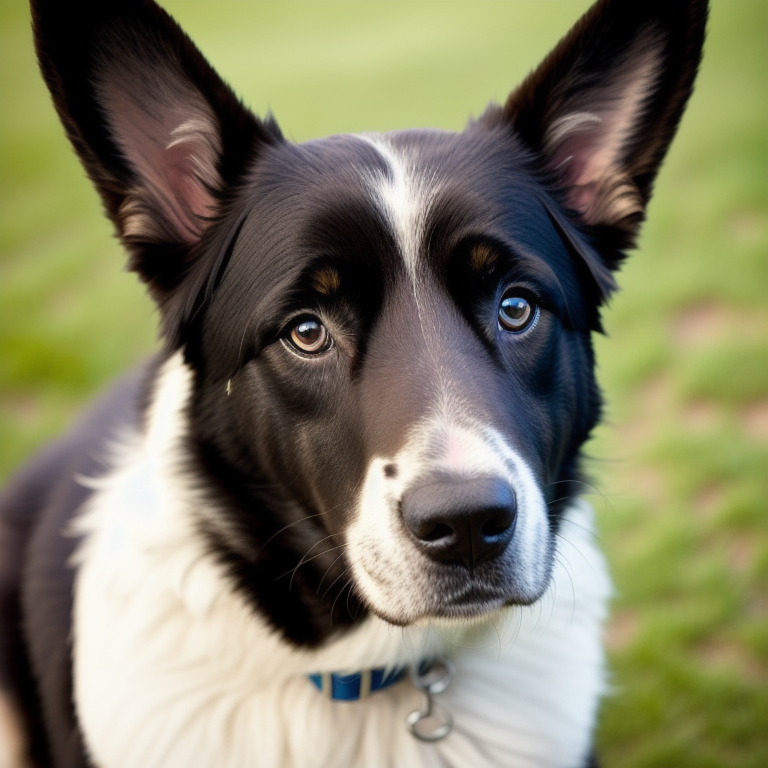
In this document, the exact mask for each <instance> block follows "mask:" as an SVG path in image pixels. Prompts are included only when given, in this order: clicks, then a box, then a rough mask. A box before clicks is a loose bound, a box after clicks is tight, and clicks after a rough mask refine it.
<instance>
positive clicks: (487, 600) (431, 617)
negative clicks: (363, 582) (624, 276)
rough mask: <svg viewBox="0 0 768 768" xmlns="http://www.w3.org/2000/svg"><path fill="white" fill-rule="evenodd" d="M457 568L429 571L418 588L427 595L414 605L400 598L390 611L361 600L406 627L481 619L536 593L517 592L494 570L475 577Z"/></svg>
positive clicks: (527, 600)
mask: <svg viewBox="0 0 768 768" xmlns="http://www.w3.org/2000/svg"><path fill="white" fill-rule="evenodd" d="M459 568H460V566H453V567H451V568H450V572H448V573H446V572H443V573H437V574H435V573H433V574H432V575H431V576H430V577H429V581H430V582H431V584H430V585H425V584H424V583H423V581H422V582H421V587H422V589H421V590H420V591H421V593H422V596H424V595H427V596H428V597H427V598H426V599H424V598H423V599H422V600H420V601H419V604H418V605H412V604H411V603H410V601H409V600H407V599H404V600H403V601H402V602H401V603H400V606H399V610H397V611H392V610H391V608H389V607H388V606H387V607H385V606H381V605H376V604H375V603H374V602H372V601H367V600H365V599H364V600H363V601H364V602H365V603H366V604H367V607H368V609H369V610H370V611H371V612H372V613H374V614H375V615H377V616H379V617H380V618H382V619H384V620H385V621H387V622H389V623H391V624H396V625H398V626H407V625H411V624H419V623H421V622H425V621H426V622H428V623H431V622H434V621H438V622H443V621H448V622H449V623H450V622H452V621H460V622H462V623H466V622H470V623H473V622H476V621H483V620H485V619H487V618H488V616H490V615H492V614H494V613H497V612H498V611H499V610H501V609H504V608H507V607H509V606H512V605H528V604H530V603H531V602H534V601H535V599H537V598H538V597H539V596H540V595H535V596H531V595H527V594H526V595H523V594H520V593H519V592H518V590H517V589H516V588H515V586H514V583H513V581H511V580H510V579H508V578H499V575H498V573H494V574H490V575H488V574H483V575H482V576H479V575H478V574H477V573H472V572H469V571H467V570H466V569H463V568H461V570H463V571H464V572H463V573H462V574H459V573H457V572H456V571H458V570H459ZM441 570H442V569H441ZM446 570H448V569H446ZM406 606H407V607H406Z"/></svg>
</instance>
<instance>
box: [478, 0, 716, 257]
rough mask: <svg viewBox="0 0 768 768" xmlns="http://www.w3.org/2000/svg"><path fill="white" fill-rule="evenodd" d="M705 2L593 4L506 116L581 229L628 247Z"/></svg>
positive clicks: (681, 94)
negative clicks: (600, 233)
mask: <svg viewBox="0 0 768 768" xmlns="http://www.w3.org/2000/svg"><path fill="white" fill-rule="evenodd" d="M706 17H707V2H706V0H600V2H598V3H597V4H596V5H595V6H593V7H592V8H591V9H590V10H589V11H588V12H587V13H586V14H585V15H584V16H583V17H582V19H581V20H580V21H579V22H578V23H577V24H576V26H575V27H574V28H573V29H572V30H571V31H570V33H569V34H568V35H567V36H566V37H565V38H563V40H562V41H561V42H560V43H559V45H558V46H557V47H556V48H555V49H554V50H553V51H552V53H551V54H550V55H549V56H548V57H547V59H545V61H544V62H543V63H542V65H541V66H540V67H539V68H538V69H537V70H536V71H534V72H533V73H532V74H531V75H530V76H529V77H528V78H527V79H526V80H525V81H524V82H523V84H522V85H521V86H520V87H519V88H518V89H517V90H515V91H513V92H512V94H511V95H510V96H509V99H508V101H507V103H506V105H505V106H504V108H503V110H498V109H497V110H496V111H495V112H494V111H489V113H488V114H487V117H486V118H485V119H488V120H490V121H491V122H493V123H498V121H500V120H503V121H505V122H506V123H507V124H511V125H512V126H513V127H514V129H515V131H516V132H517V134H518V135H519V136H520V137H521V138H522V139H523V141H524V142H525V143H526V144H527V145H528V147H529V148H531V149H533V150H535V151H536V152H537V153H540V156H541V157H543V160H544V166H545V168H546V169H547V170H548V171H551V172H552V173H553V174H554V175H555V178H556V179H557V181H558V183H559V184H560V185H561V187H562V189H563V191H564V193H565V203H566V205H567V206H568V207H569V208H570V209H571V210H572V211H574V212H575V213H576V215H577V219H578V220H579V221H580V223H584V224H588V225H591V226H595V227H597V228H599V229H602V230H604V233H605V234H606V235H607V236H608V238H609V242H610V243H611V244H612V245H613V246H615V247H616V248H626V247H629V246H631V245H633V244H634V238H635V235H636V234H637V231H638V228H639V225H640V223H641V221H642V219H643V218H644V213H645V206H646V204H647V202H648V199H649V197H650V194H651V187H652V185H653V180H654V178H655V176H656V173H657V171H658V168H659V165H660V163H661V161H662V160H663V158H664V155H665V154H666V151H667V147H668V146H669V142H670V141H671V139H672V137H673V135H674V133H675V130H676V128H677V124H678V122H679V120H680V117H681V115H682V113H683V109H684V108H685V104H686V102H687V101H688V97H689V96H690V94H691V90H692V87H693V81H694V78H695V76H696V72H697V69H698V66H699V61H700V59H701V49H702V44H703V41H704V27H705V23H706Z"/></svg>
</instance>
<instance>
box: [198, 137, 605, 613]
mask: <svg viewBox="0 0 768 768" xmlns="http://www.w3.org/2000/svg"><path fill="white" fill-rule="evenodd" d="M548 204H549V205H550V206H553V205H554V203H553V202H552V200H551V199H550V200H549V203H548ZM241 205H242V211H243V213H244V215H245V219H244V222H243V224H242V227H241V229H240V230H239V233H238V235H237V237H236V239H235V242H234V245H233V248H232V254H231V257H230V261H229V264H228V266H227V269H226V272H225V274H224V276H223V278H222V280H221V283H220V284H219V286H218V288H217V291H216V294H215V295H214V297H213V299H212V301H211V303H210V307H209V308H208V311H207V313H206V318H205V320H204V321H203V322H202V323H201V324H200V329H199V345H200V346H199V354H198V356H199V358H201V359H202V360H204V361H206V365H205V368H206V374H207V375H206V376H205V377H204V380H203V381H202V382H201V390H202V391H203V392H204V393H205V394H204V395H203V400H204V401H203V402H201V405H200V410H201V411H206V412H213V411H219V412H222V416H221V417H217V418H215V419H213V420H212V423H213V424H214V425H217V427H216V434H215V435H214V436H213V437H212V439H213V440H215V441H216V442H217V443H218V444H219V445H223V446H232V444H233V441H235V440H236V441H237V443H238V444H239V446H240V447H241V448H242V450H243V451H244V452H245V453H246V454H247V455H248V461H249V462H251V463H252V465H253V466H254V467H260V468H262V471H263V472H264V474H265V475H266V477H267V479H268V481H270V482H275V483H277V482H279V483H285V482H286V480H287V481H288V482H289V483H290V486H291V493H292V494H293V495H295V496H297V497H299V498H300V500H301V502H302V505H303V507H304V508H305V509H306V510H308V511H309V512H310V513H313V514H314V513H316V514H319V515H321V516H322V520H323V522H324V525H325V528H326V529H327V533H328V535H329V537H330V538H329V539H328V540H327V542H324V543H323V544H320V545H318V547H317V548H315V550H313V552H312V553H311V555H320V554H321V553H322V552H324V551H329V552H330V551H334V552H335V555H336V556H338V555H340V554H342V553H343V555H344V558H341V559H346V562H347V564H348V565H349V567H350V569H351V574H352V577H353V579H354V580H355V584H356V586H357V589H358V590H359V591H360V592H361V593H362V595H363V597H364V599H365V602H366V604H367V605H368V606H370V607H371V608H372V609H373V610H375V611H376V612H377V613H380V614H381V615H383V616H385V617H387V618H388V619H390V620H392V621H396V622H398V623H405V622H409V621H413V620H414V619H419V618H424V617H435V616H473V615H477V614H479V613H482V612H485V611H487V610H488V609H490V608H494V607H498V606H501V605H504V604H507V603H510V602H518V603H519V602H525V603H527V602H531V601H533V600H535V599H536V598H537V597H539V596H540V595H541V593H542V591H543V590H544V589H545V588H546V585H547V581H548V574H549V569H550V564H551V559H552V547H553V535H552V526H551V525H550V522H549V519H548V518H549V515H548V511H547V504H546V501H545V498H544V491H545V489H546V488H547V487H548V486H550V484H553V483H556V481H557V480H558V479H559V472H560V468H561V467H562V466H563V463H564V460H565V459H566V458H573V446H574V445H579V444H581V442H583V440H584V438H585V436H586V435H587V433H588V431H589V429H590V428H591V426H592V425H593V423H594V421H595V418H596V416H597V413H596V411H597V408H596V403H597V396H596V393H595V385H594V381H593V377H592V358H591V351H590V342H589V322H590V316H591V315H592V314H594V309H595V308H594V306H588V303H589V301H590V299H589V298H588V296H589V291H588V286H582V284H581V283H582V281H584V280H586V281H589V278H588V276H587V275H585V274H582V275H580V274H579V269H578V268H577V265H576V263H575V261H574V259H573V258H572V256H571V254H570V253H569V249H568V246H567V244H566V242H564V240H563V238H562V237H561V236H560V235H559V233H558V231H557V229H556V227H555V225H554V224H553V222H552V221H551V219H550V216H549V215H548V212H547V195H546V192H544V191H543V190H541V188H540V186H539V185H538V184H537V181H536V179H535V173H534V171H533V169H532V168H531V167H530V160H529V157H528V155H527V153H526V152H525V151H524V149H523V148H522V147H521V146H520V145H519V143H518V142H516V141H515V138H514V136H511V135H509V133H508V132H505V131H501V130H498V131H492V130H488V129H487V128H484V127H479V126H478V127H475V128H474V129H470V130H468V131H467V132H465V133H461V134H452V133H441V132H436V131H410V132H403V133H394V134H391V135H387V136H366V137H338V138H331V139H326V140H322V141H317V142H311V143H309V144H306V145H303V146H298V147H296V146H292V145H287V144H284V145H281V146H279V147H277V148H275V149H271V150H269V151H268V152H266V153H265V155H264V156H263V157H262V159H261V161H260V164H259V166H258V167H257V169H256V171H255V173H254V175H253V178H252V179H251V180H250V183H249V185H248V187H247V188H246V189H245V190H244V191H243V193H242V200H241ZM265 221H268V222H273V225H272V226H269V227H265V226H264V222H265ZM277 265H279V266H277ZM582 272H586V269H583V270H582ZM233 308H237V310H238V311H237V313H236V314H235V315H233V311H232V310H233ZM212 360H215V365H212V364H211V361H212ZM227 384H228V388H229V395H227V394H226V392H225V390H226V389H227V386H226V385H227ZM224 412H226V413H234V414H237V418H236V419H231V418H227V417H226V415H225V413H224ZM233 425H234V427H235V429H236V430H237V436H236V437H235V438H233V435H232V427H233ZM233 452H234V451H233ZM311 555H310V556H311ZM341 559H340V561H341Z"/></svg>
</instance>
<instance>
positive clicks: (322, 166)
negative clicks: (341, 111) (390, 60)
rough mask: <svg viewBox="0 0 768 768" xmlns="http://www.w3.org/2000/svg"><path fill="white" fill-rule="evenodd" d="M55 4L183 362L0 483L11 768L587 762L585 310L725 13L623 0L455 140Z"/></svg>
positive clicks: (106, 187) (600, 291) (93, 128)
mask: <svg viewBox="0 0 768 768" xmlns="http://www.w3.org/2000/svg"><path fill="white" fill-rule="evenodd" d="M33 16H34V28H35V38H36V43H37V51H38V56H39V59H40V64H41V67H42V70H43V74H44V76H45V79H46V82H47V83H48V86H49V88H50V90H51V93H52V95H53V99H54V101H55V104H56V108H57V109H58V112H59V115H60V116H61V119H62V121H63V123H64V126H65V128H66V130H67V133H68V135H69V138H70V139H71V141H72V144H73V145H74V147H75V149H76V151H77V153H78V154H79V155H80V158H81V159H82V161H83V164H84V166H85V168H86V170H87V172H88V174H89V175H90V177H91V178H92V180H93V181H94V183H95V185H96V186H97V188H98V190H99V192H100V194H101V196H102V199H103V202H104V205H105V207H106V210H107V213H108V215H109V216H110V218H111V219H112V221H113V222H114V224H115V226H116V228H117V231H118V233H119V235H120V237H121V238H122V240H123V242H124V244H125V246H126V248H127V250H128V253H129V254H130V267H131V269H133V270H135V271H136V272H137V273H138V274H139V275H140V276H141V278H142V279H143V280H144V281H145V282H146V284H147V286H148V288H149V290H150V292H151V294H152V296H153V297H154V298H155V299H156V301H157V304H158V306H159V308H160V317H161V322H162V333H163V337H164V339H165V349H164V351H163V352H162V353H161V354H159V355H158V356H157V357H156V358H155V359H153V360H152V361H150V362H149V363H148V364H147V365H146V366H145V367H144V368H142V369H141V370H139V371H136V372H135V373H133V374H132V375H131V376H129V377H128V378H126V379H125V380H123V381H122V382H121V383H119V384H118V385H117V386H116V388H115V389H113V391H112V392H111V393H110V394H109V395H107V397H106V398H105V399H104V400H102V401H101V403H100V404H98V405H96V407H95V408H94V409H93V410H91V411H90V412H89V413H88V414H87V415H86V416H85V417H84V419H83V420H82V421H81V422H80V424H79V425H78V426H77V427H76V428H75V429H74V430H73V431H72V432H71V433H70V434H69V435H67V436H66V437H64V438H63V439H61V440H60V441H59V442H57V443H55V444H53V445H51V446H50V447H49V448H48V449H47V450H45V451H43V453H42V454H40V455H39V456H38V457H37V458H36V459H35V460H34V461H33V462H32V463H31V464H30V465H29V466H28V467H27V468H26V469H24V470H22V471H21V472H20V474H19V475H17V477H16V478H15V479H14V480H13V482H12V483H11V485H10V487H9V488H8V489H7V490H6V492H5V494H4V496H3V497H2V527H0V536H1V537H2V538H0V600H1V603H0V608H1V611H2V613H1V614H0V619H2V645H0V652H1V654H2V655H1V657H0V692H1V694H2V696H1V697H0V724H1V725H0V727H1V728H2V729H3V730H2V731H0V733H2V736H0V739H2V741H0V762H1V763H2V765H3V766H6V765H13V766H22V765H40V766H42V765H55V766H68V767H69V766H87V765H93V766H99V768H119V767H122V766H125V767H129V766H131V767H135V768H152V766H158V767H162V768H168V767H169V766H170V767H171V768H189V767H190V766H192V767H194V766H204V767H205V768H213V767H214V766H215V768H226V767H229V766H231V767H233V768H234V767H243V766H248V767H250V766H256V765H258V766H268V767H272V766H275V767H280V768H288V767H290V766H297V767H299V768H304V767H311V766H317V767H318V768H329V767H330V768H335V767H337V766H338V767H340V768H347V767H351V766H354V767H355V768H357V767H363V768H365V767H368V768H371V767H373V766H398V767H402V766H408V767H410V766H454V767H466V768H480V767H481V766H496V767H498V766H505V767H508V766H563V767H569V766H570V767H571V768H575V767H576V766H584V765H586V764H588V763H589V761H590V760H591V757H590V754H591V736H592V729H593V723H594V721H595V713H596V708H597V705H598V701H599V697H600V695H601V692H602V691H603V689H604V665H603V652H602V648H601V641H600V635H601V625H602V622H603V619H604V617H605V614H606V601H607V598H608V595H609V592H610V587H609V581H608V578H607V575H606V570H605V566H604V563H603V559H602V557H601V555H600V553H599V552H598V551H597V548H596V546H595V543H594V536H593V531H592V520H591V511H590V508H589V507H588V506H587V505H586V504H585V503H584V502H583V501H580V500H579V499H578V498H577V494H578V492H579V489H580V480H579V477H580V474H579V472H580V470H579V451H580V447H581V446H582V444H583V443H584V441H585V440H586V438H587V437H588V435H589V434H590V430H591V429H592V428H593V427H594V425H595V423H596V422H597V420H598V418H599V415H600V395H599V392H598V388H597V386H596V383H595V379H594V374H593V363H594V361H593V353H592V347H591V342H590V335H591V333H592V332H595V331H599V329H600V319H599V309H600V306H601V305H602V304H603V303H604V301H605V300H606V298H607V297H608V296H609V295H610V293H611V291H612V290H613V289H614V287H615V286H614V280H613V277H612V273H613V272H614V270H615V269H616V268H617V267H618V266H619V264H620V263H621V261H622V258H623V256H624V249H626V248H628V247H630V246H631V245H632V243H633V240H634V238H635V235H636V233H637V230H638V226H639V224H640V222H641V220H642V219H643V215H644V209H645V206H646V203H647V202H648V198H649V196H650V193H651V188H652V185H653V181H654V177H655V175H656V172H657V170H658V167H659V164H660V162H661V161H662V159H663V157H664V155H665V152H666V150H667V147H668V144H669V142H670V140H671V138H672V136H673V134H674V132H675V129H676V126H677V124H678V122H679V120H680V116H681V114H682V112H683V109H684V107H685V104H686V101H687V100H688V97H689V95H690V93H691V89H692V85H693V81H694V78H695V75H696V71H697V67H698V63H699V58H700V55H701V48H702V41H703V36H704V26H705V18H706V1H705V0H687V1H686V2H683V1H680V2H677V1H675V0H658V1H654V2H651V1H647V2H631V1H622V0H601V1H600V2H598V3H597V5H595V6H594V7H593V8H592V9H591V10H590V11H589V12H588V13H587V14H586V15H585V16H584V18H583V19H582V20H581V21H580V22H579V23H578V24H577V25H576V27H575V28H574V29H573V30H572V31H571V32H570V33H569V34H568V35H567V36H566V37H565V38H564V39H563V41H562V42H561V43H560V44H559V45H558V47H557V48H556V49H555V50H554V51H553V53H552V54H551V55H550V56H549V57H548V58H547V59H546V61H545V62H544V63H543V65H542V66H541V67H540V68H539V69H538V70H536V71H535V72H534V73H533V74H531V75H530V76H529V78H528V79H527V80H526V81H525V82H524V83H523V85H522V86H521V87H519V88H518V89H517V90H516V91H514V92H513V93H512V95H511V96H510V97H509V99H508V101H507V102H506V104H505V105H504V106H503V107H502V106H491V107H489V108H488V110H487V111H486V112H485V113H484V114H483V115H482V116H481V117H480V118H479V119H477V120H474V121H472V122H470V123H469V125H468V126H467V128H466V130H465V131H464V132H462V133H458V134H455V133H449V132H445V131H438V130H407V131H399V132H395V133H389V134H383V135H378V134H368V135H361V136H334V137H331V138H327V139H321V140H317V141H310V142H307V143H306V144H300V145H295V144H292V143H289V142H288V141H286V140H285V139H284V138H283V137H282V135H281V133H280V130H279V129H278V127H277V125H276V124H275V122H274V121H273V120H272V119H266V120H259V119H257V118H256V117H254V116H253V115H252V114H251V113H250V112H248V111H247V110H246V109H244V108H243V106H242V105H241V104H240V103H239V102H238V100H237V99H236V98H235V97H234V96H233V94H232V93H231V91H230V90H229V89H228V88H227V86H226V85H225V84H224V83H223V82H222V81H221V80H220V79H219V78H218V76H217V75H216V74H215V73H214V71H213V70H212V69H211V68H210V66H209V65H208V63H207V62H206V61H205V59H204V58H203V57H202V56H201V54H200V53H199V52H198V51H197V49H196V48H195V47H194V46H193V45H192V43H191V42H190V41H189V39H188V38H187V37H186V36H185V35H184V33H183V32H182V31H181V30H180V29H179V28H178V27H177V25H176V24H175V23H174V21H173V20H172V19H171V18H169V16H168V15H167V14H166V13H165V12H163V11H162V10H161V9H160V8H158V7H157V6H156V5H155V4H154V3H152V2H151V0H130V1H126V2H104V1H102V2H56V1H55V0H38V1H36V2H33ZM408 669H409V670H410V674H411V675H412V677H411V682H409V679H408V675H407V674H406V670H408ZM452 672H453V679H452V681H451V682H450V685H449V686H448V687H447V688H446V689H445V690H444V692H439V691H441V689H444V688H445V685H446V682H447V679H448V676H449V675H450V674H451V673H452ZM419 688H421V689H422V690H419ZM318 689H319V690H318ZM438 692H439V693H438ZM339 699H347V700H353V701H352V702H347V703H344V702H342V701H338V700H339ZM451 724H452V728H451ZM430 739H432V740H431V741H430Z"/></svg>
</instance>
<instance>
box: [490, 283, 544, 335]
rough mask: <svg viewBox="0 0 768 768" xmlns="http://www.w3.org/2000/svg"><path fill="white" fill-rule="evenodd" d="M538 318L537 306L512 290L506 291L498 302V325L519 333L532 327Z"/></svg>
mask: <svg viewBox="0 0 768 768" xmlns="http://www.w3.org/2000/svg"><path fill="white" fill-rule="evenodd" d="M538 319H539V308H538V306H537V305H536V304H535V303H534V302H533V301H530V300H529V299H527V298H525V297H524V296H521V295H519V294H518V293H517V292H515V291H514V290H509V291H507V292H506V293H505V294H504V296H503V297H502V299H501V304H499V327H500V328H502V330H505V331H510V332H512V333H521V332H522V331H525V330H527V329H528V328H531V327H533V326H534V325H535V324H536V323H537V322H538Z"/></svg>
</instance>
